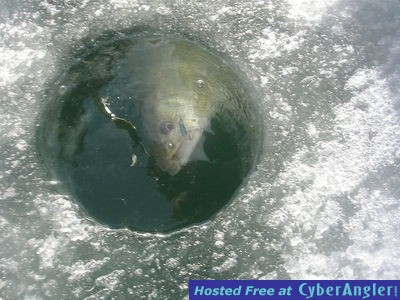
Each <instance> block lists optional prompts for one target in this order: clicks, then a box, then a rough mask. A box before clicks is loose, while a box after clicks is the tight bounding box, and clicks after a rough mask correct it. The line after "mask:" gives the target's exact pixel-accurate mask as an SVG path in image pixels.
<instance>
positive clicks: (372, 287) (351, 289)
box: [189, 280, 400, 300]
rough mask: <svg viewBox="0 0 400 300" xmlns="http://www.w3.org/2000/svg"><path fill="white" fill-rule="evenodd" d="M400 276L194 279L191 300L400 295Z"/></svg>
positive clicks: (357, 298) (300, 299)
mask: <svg viewBox="0 0 400 300" xmlns="http://www.w3.org/2000/svg"><path fill="white" fill-rule="evenodd" d="M399 292H400V280H190V281H189V300H210V299H229V300H245V299H246V300H261V299H263V300H266V299H268V300H278V299H279V300H284V299H296V300H303V299H304V300H308V299H311V300H326V299H330V300H333V299H351V300H364V299H371V300H376V299H382V300H383V299H385V300H386V299H399V298H398V296H399Z"/></svg>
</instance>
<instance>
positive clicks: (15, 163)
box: [0, 0, 400, 299]
mask: <svg viewBox="0 0 400 300" xmlns="http://www.w3.org/2000/svg"><path fill="white" fill-rule="evenodd" d="M134 26H151V27H152V28H155V29H158V30H162V31H164V32H169V33H171V32H172V33H179V34H185V35H187V36H190V37H192V38H196V39H198V40H200V41H202V42H203V43H206V44H207V45H209V46H210V47H212V48H214V49H216V50H217V51H219V52H221V53H224V54H225V55H227V56H229V57H231V58H232V59H233V60H234V62H235V63H236V64H237V65H238V66H239V67H240V68H241V69H242V70H243V71H244V72H245V73H246V75H247V77H248V78H250V80H251V81H252V85H253V86H254V88H255V93H256V95H257V96H258V99H257V100H258V101H259V102H260V108H261V109H260V110H261V111H260V113H261V114H262V116H263V119H264V124H263V126H264V131H265V137H264V148H263V149H264V150H263V153H262V155H261V158H260V162H259V164H258V166H257V170H256V171H255V172H254V173H253V174H252V175H251V176H250V178H249V180H248V182H247V184H246V185H244V186H243V188H242V189H241V191H240V193H239V194H238V195H237V196H236V197H235V199H234V200H233V201H232V203H231V204H230V205H229V206H228V207H226V208H225V209H224V210H223V211H221V212H220V213H219V214H218V215H217V216H216V217H215V218H214V219H213V220H211V221H209V222H207V223H205V224H203V225H201V226H196V227H191V228H188V229H186V230H183V231H180V232H177V233H174V234H171V235H165V236H163V235H154V234H139V233H135V232H132V231H129V230H110V229H108V228H106V227H104V226H101V225H98V224H96V223H95V222H93V221H91V220H90V219H88V218H87V217H86V216H85V214H84V213H82V212H81V210H80V209H79V207H78V205H77V204H75V202H74V200H73V199H71V197H70V196H69V195H67V194H60V193H59V192H58V189H57V186H58V185H59V182H57V181H54V180H52V179H51V178H49V176H48V174H47V171H46V169H45V167H44V166H43V165H42V163H41V161H40V160H39V156H38V153H37V148H36V145H35V134H36V127H37V124H38V114H39V113H40V111H41V110H42V108H43V107H44V106H45V104H46V103H44V100H43V99H45V97H44V95H45V93H46V87H47V86H48V84H49V83H51V82H52V80H53V79H54V77H55V76H56V75H57V74H59V73H60V72H62V70H64V69H65V68H66V66H67V65H68V63H70V60H69V58H70V57H68V55H69V54H68V53H69V49H70V48H71V47H72V48H74V49H78V48H79V46H80V45H81V41H82V39H86V40H90V39H95V38H96V37H97V36H98V35H100V34H101V33H102V32H104V31H110V30H113V31H118V30H125V29H129V28H132V27H134ZM0 54H1V55H0V101H1V102H0V108H1V113H2V118H1V119H0V132H1V140H0V155H1V160H0V168H1V172H0V178H1V181H0V191H1V192H0V230H1V234H0V243H1V245H2V247H1V249H0V274H1V276H0V298H1V297H3V298H4V299H13V298H18V299H55V298H57V299H73V298H77V299H104V298H107V299H171V298H173V299H186V294H187V288H188V287H187V281H188V279H190V278H198V279H199V278H203V279H208V278H213V279H217V278H221V279H223V278H238V279H283V278H291V279H400V273H399V271H398V270H399V267H400V241H399V239H398V236H399V231H400V176H399V170H400V150H399V149H400V117H399V112H400V91H399V87H400V3H399V1H396V0H392V1H390V0H385V1H373V0H357V1H340V0H336V1H324V0H318V1H306V0H302V1H296V0H288V1H241V0H240V1H219V0H217V1H208V0H207V1H192V0H190V1H185V2H183V1H176V2H175V1H144V0H111V1H102V0H100V1H86V0H66V1H51V0H47V1H35V0H31V1H11V0H0Z"/></svg>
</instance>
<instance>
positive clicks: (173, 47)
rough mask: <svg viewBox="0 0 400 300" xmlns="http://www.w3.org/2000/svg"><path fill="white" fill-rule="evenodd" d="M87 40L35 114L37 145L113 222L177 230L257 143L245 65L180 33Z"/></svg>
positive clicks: (224, 196) (215, 194)
mask: <svg viewBox="0 0 400 300" xmlns="http://www.w3.org/2000/svg"><path fill="white" fill-rule="evenodd" d="M83 45H84V46H83V47H80V50H79V51H75V52H74V54H73V55H71V59H70V60H69V61H68V63H66V64H65V70H64V71H63V72H60V75H59V76H58V77H57V78H56V79H55V80H54V82H52V83H51V85H50V87H49V89H48V91H47V93H46V95H47V97H46V101H45V107H44V108H43V109H42V113H41V115H40V118H39V123H40V124H39V127H38V134H37V136H38V139H37V140H38V147H39V152H40V154H41V157H42V159H43V161H44V163H45V165H46V166H47V167H48V170H49V173H50V174H51V175H50V176H54V177H56V178H57V180H59V181H60V182H61V183H62V184H61V186H62V188H61V191H60V192H61V193H66V194H68V195H69V196H70V198H71V199H73V200H74V201H76V202H77V203H78V204H80V207H81V208H82V211H83V213H84V214H86V215H87V216H89V217H90V218H92V219H94V220H96V221H98V222H101V223H103V224H105V225H107V226H109V227H111V228H124V227H127V228H130V229H132V230H138V231H145V232H170V231H173V230H177V229H180V228H183V227H185V226H189V225H193V224H198V223H201V222H204V221H206V220H209V219H210V218H212V217H213V216H214V215H215V214H216V213H217V212H218V211H219V210H220V209H221V208H223V207H225V206H226V205H227V204H228V203H229V201H230V200H231V199H232V198H233V196H234V195H235V192H236V191H237V190H238V188H239V187H240V186H241V185H242V184H243V181H244V179H245V178H246V176H248V174H249V172H250V171H251V170H252V169H253V167H254V164H255V160H256V157H257V153H258V152H259V150H260V149H259V147H260V137H261V134H260V122H259V118H258V115H257V110H256V108H255V105H254V104H255V102H254V99H252V96H251V90H250V89H249V85H248V84H246V83H245V82H246V81H245V80H243V76H242V75H238V73H240V72H239V71H238V70H237V69H235V68H234V67H232V64H229V63H228V62H227V61H228V60H227V59H226V58H225V57H224V58H221V56H218V55H216V54H215V52H213V51H211V50H209V49H208V48H206V47H204V45H200V43H195V42H193V41H189V40H185V39H181V38H179V37H176V36H174V37H171V36H162V35H159V34H154V33H152V34H150V33H140V34H138V33H135V34H121V33H119V34H108V35H105V36H102V37H100V38H98V39H97V40H94V41H93V39H92V40H91V42H90V43H86V44H85V43H83ZM82 49H83V50H82Z"/></svg>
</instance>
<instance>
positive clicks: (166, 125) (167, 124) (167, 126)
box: [159, 121, 175, 134]
mask: <svg viewBox="0 0 400 300" xmlns="http://www.w3.org/2000/svg"><path fill="white" fill-rule="evenodd" d="M174 128H175V125H174V123H172V122H171V121H163V122H161V123H160V128H159V129H160V132H161V133H162V134H168V133H170V132H171V131H172V130H174Z"/></svg>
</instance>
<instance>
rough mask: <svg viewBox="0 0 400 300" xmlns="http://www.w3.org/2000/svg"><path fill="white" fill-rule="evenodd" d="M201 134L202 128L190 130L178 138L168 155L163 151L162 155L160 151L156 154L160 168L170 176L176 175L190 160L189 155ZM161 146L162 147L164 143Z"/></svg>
mask: <svg viewBox="0 0 400 300" xmlns="http://www.w3.org/2000/svg"><path fill="white" fill-rule="evenodd" d="M202 135H203V130H195V131H191V132H189V133H188V134H187V135H186V136H185V137H182V139H180V141H179V143H178V144H177V146H176V147H175V149H174V151H173V152H172V153H169V155H166V154H165V153H164V155H162V153H161V155H158V157H156V160H157V163H158V166H159V167H160V169H161V170H163V171H164V172H167V173H168V174H169V175H171V176H174V175H176V174H177V173H178V172H179V171H180V170H181V169H182V167H183V166H185V165H186V164H187V163H188V162H189V161H190V158H191V155H192V153H193V151H194V150H195V149H196V147H197V145H198V143H199V141H200V138H201V136H202ZM162 146H163V147H164V145H162Z"/></svg>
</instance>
